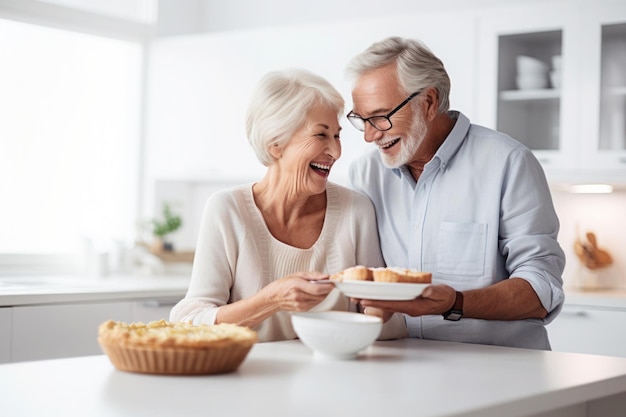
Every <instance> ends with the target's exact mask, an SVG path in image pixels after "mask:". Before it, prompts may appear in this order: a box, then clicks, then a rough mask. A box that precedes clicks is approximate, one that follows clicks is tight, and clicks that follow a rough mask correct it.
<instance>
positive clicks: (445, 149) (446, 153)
mask: <svg viewBox="0 0 626 417" xmlns="http://www.w3.org/2000/svg"><path fill="white" fill-rule="evenodd" d="M448 115H449V116H450V117H451V118H453V119H456V123H455V124H454V127H453V128H452V130H451V131H450V133H449V134H448V137H446V140H444V141H443V143H442V144H441V146H440V147H439V149H438V150H437V152H436V153H435V156H434V157H433V160H434V159H437V160H438V161H439V167H440V169H445V168H446V166H447V165H448V162H449V161H450V160H451V159H452V158H453V157H454V155H455V154H456V152H457V151H458V150H459V147H460V146H461V143H463V140H464V139H465V137H466V136H467V132H468V131H469V128H470V121H469V119H468V118H467V116H465V115H464V114H463V113H461V112H458V111H449V112H448ZM431 162H433V161H432V160H431V161H429V162H428V163H427V164H426V165H429V164H430V163H431ZM391 171H392V172H393V173H394V174H395V175H396V176H397V177H398V178H400V177H402V176H403V175H404V176H407V175H408V176H409V177H410V176H411V174H410V172H409V169H408V168H407V166H406V165H402V166H401V167H400V168H392V169H391Z"/></svg>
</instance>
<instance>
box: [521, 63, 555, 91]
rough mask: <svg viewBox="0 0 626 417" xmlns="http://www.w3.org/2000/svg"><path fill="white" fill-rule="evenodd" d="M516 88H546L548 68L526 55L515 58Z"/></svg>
mask: <svg viewBox="0 0 626 417" xmlns="http://www.w3.org/2000/svg"><path fill="white" fill-rule="evenodd" d="M516 81H517V88H519V89H520V90H534V89H538V88H546V87H547V86H548V66H547V65H546V64H545V63H544V62H543V61H541V60H539V59H537V58H533V57H530V56H526V55H518V56H517V78H516Z"/></svg>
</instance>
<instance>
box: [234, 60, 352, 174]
mask: <svg viewBox="0 0 626 417" xmlns="http://www.w3.org/2000/svg"><path fill="white" fill-rule="evenodd" d="M315 106H327V107H329V108H331V109H333V110H335V111H336V112H337V117H341V115H342V113H343V109H344V100H343V98H342V97H341V94H339V92H338V91H337V90H336V89H335V87H333V86H332V85H331V84H330V83H329V82H328V81H326V80H325V79H324V78H322V77H320V76H319V75H316V74H313V73H312V72H310V71H307V70H303V69H291V70H284V71H273V72H270V73H268V74H266V75H265V76H263V77H262V78H261V80H260V81H259V83H258V85H257V87H256V89H255V90H254V91H253V93H252V96H251V99H250V104H249V105H248V112H247V115H246V134H247V136H248V141H249V142H250V145H251V146H252V149H254V152H255V153H256V156H257V158H258V159H259V161H261V163H262V164H263V165H265V166H269V165H270V164H272V163H273V162H274V157H273V156H272V155H271V153H270V152H269V149H270V148H271V147H272V146H280V147H282V146H284V145H285V144H286V143H287V142H289V140H290V139H291V137H292V136H293V134H294V132H295V131H296V130H298V129H300V128H301V127H302V126H303V125H304V122H305V120H306V118H307V115H308V113H309V110H310V109H311V108H312V107H315Z"/></svg>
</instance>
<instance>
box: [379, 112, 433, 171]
mask: <svg viewBox="0 0 626 417" xmlns="http://www.w3.org/2000/svg"><path fill="white" fill-rule="evenodd" d="M409 131H410V133H409V134H407V135H406V136H405V137H400V151H399V152H398V153H397V154H396V155H389V154H386V153H383V152H382V151H381V152H380V155H381V158H382V161H383V164H384V165H385V166H386V167H387V168H400V167H401V166H402V165H406V164H408V163H409V162H411V161H412V160H413V158H414V157H415V155H417V150H418V149H419V147H420V145H421V144H422V142H423V141H424V137H425V136H426V123H425V120H424V118H423V117H422V114H421V113H418V114H417V115H416V117H415V120H414V121H413V124H412V125H411V128H410V129H409ZM387 140H388V138H387V137H385V138H383V139H380V141H379V142H385V141H387ZM394 146H396V145H394Z"/></svg>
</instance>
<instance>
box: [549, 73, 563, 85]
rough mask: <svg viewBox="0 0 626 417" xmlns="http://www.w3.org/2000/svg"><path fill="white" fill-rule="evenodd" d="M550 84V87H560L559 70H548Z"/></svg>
mask: <svg viewBox="0 0 626 417" xmlns="http://www.w3.org/2000/svg"><path fill="white" fill-rule="evenodd" d="M550 84H552V88H561V71H550Z"/></svg>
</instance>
